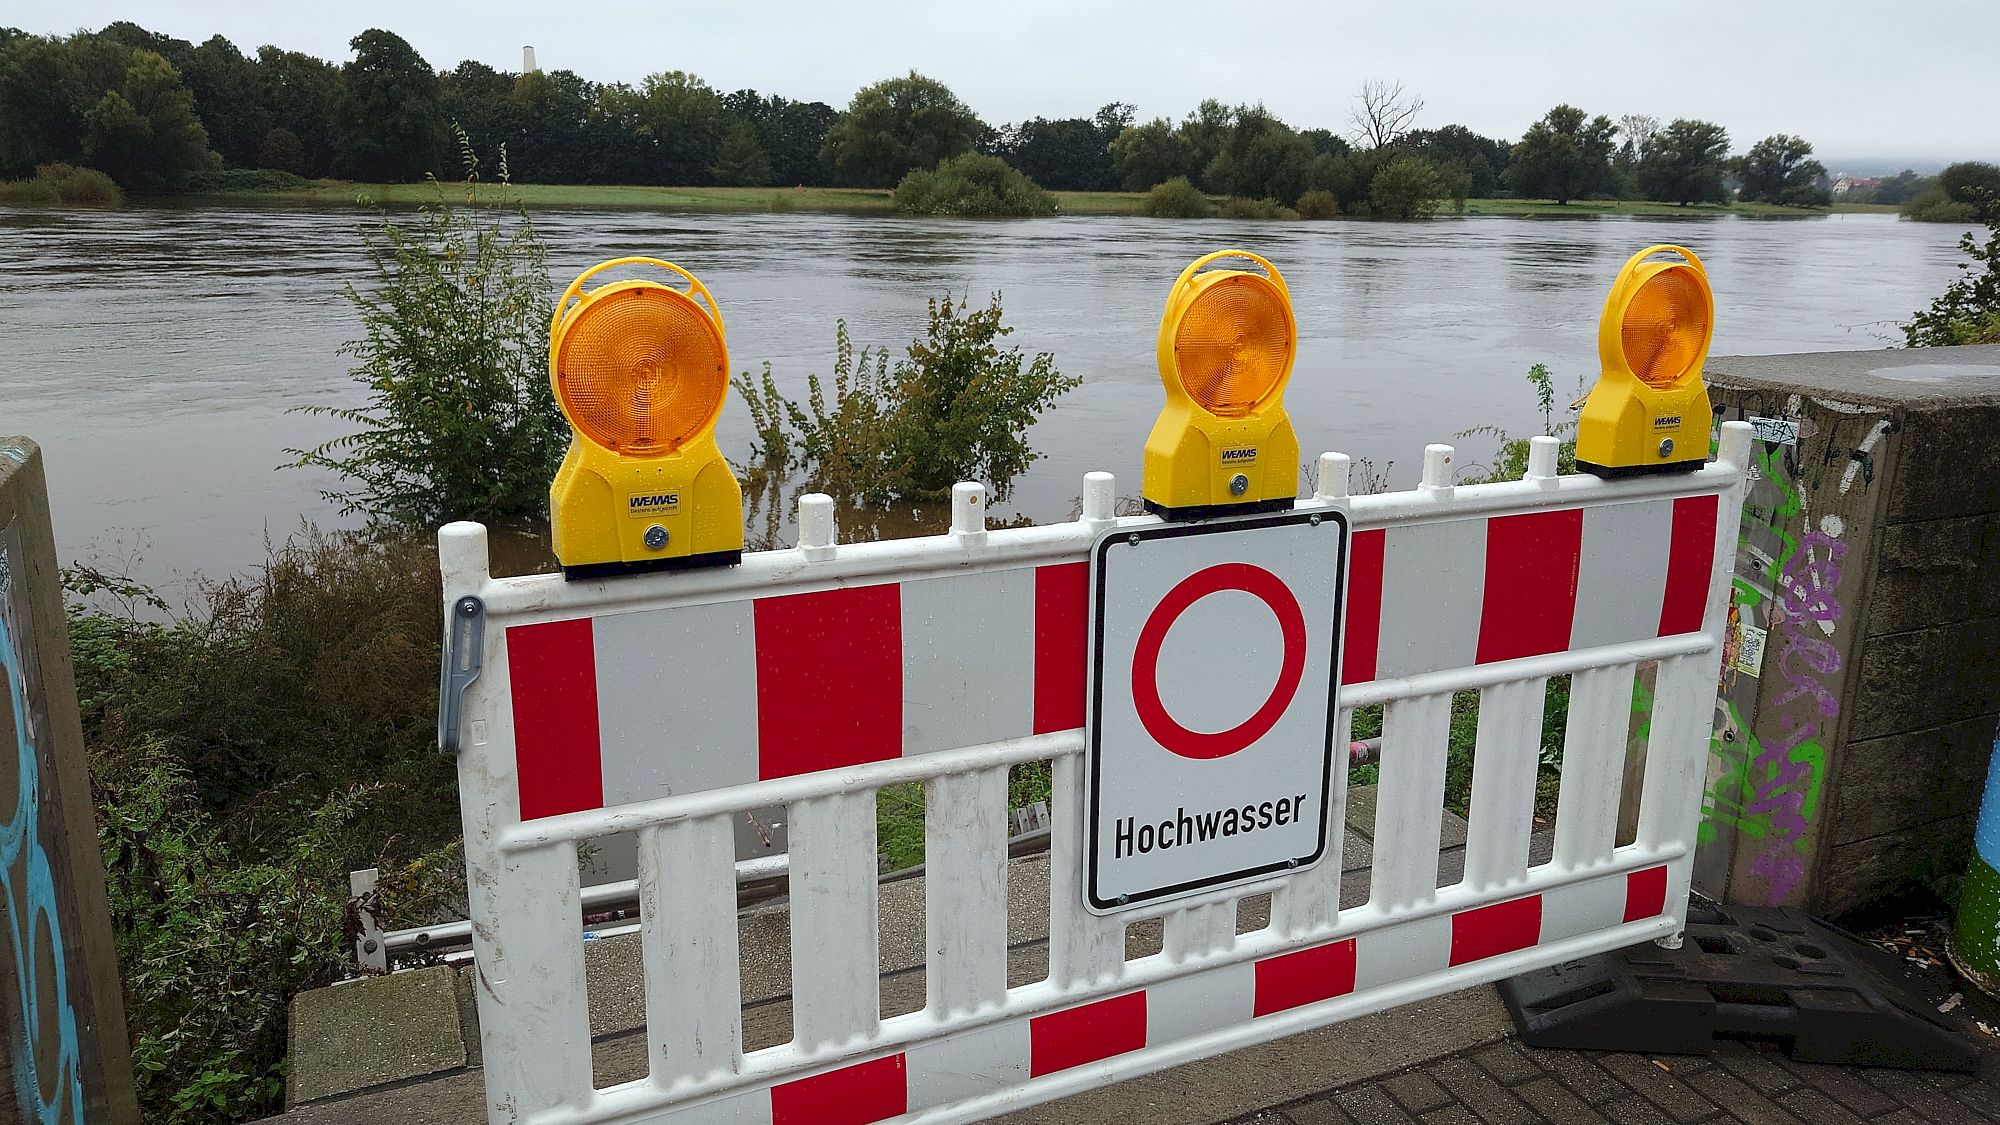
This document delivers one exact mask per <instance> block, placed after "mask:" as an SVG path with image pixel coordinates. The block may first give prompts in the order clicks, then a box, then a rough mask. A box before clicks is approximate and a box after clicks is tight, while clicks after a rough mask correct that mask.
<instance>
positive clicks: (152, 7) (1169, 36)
mask: <svg viewBox="0 0 2000 1125" xmlns="http://www.w3.org/2000/svg"><path fill="white" fill-rule="evenodd" d="M119 19H129V20H132V21H134V22H137V23H139V24H141V25H143V26H145V27H148V28H151V29H152V30H155V31H161V32H166V33H168V34H170V35H174V36H178V37H180V38H183V39H188V40H191V41H194V42H200V41H201V40H203V39H206V38H208V37H209V36H210V35H214V34H217V33H220V34H222V35H224V36H227V37H228V38H229V39H230V40H232V41H233V42H235V44H236V45H237V46H238V47H241V48H243V49H244V50H245V51H246V52H248V51H252V50H254V49H255V48H256V47H257V46H258V45H259V44H263V43H275V44H277V45H279V46H282V47H286V48H290V49H293V50H300V51H306V52H308V53H311V54H315V55H319V56H321V57H323V58H328V59H332V60H334V61H336V62H340V61H345V60H346V59H347V58H348V57H349V53H350V52H349V51H348V47H347V41H348V39H349V38H351V37H352V36H353V35H354V34H355V33H357V32H359V31H361V30H363V29H366V28H369V27H382V28H387V29H389V30H391V31H394V32H396V33H397V34H399V35H401V36H403V37H404V38H405V39H408V40H409V41H410V42H411V43H412V44H413V45H415V47H416V48H417V50H418V51H420V52H421V53H422V54H423V56H424V57H425V58H426V59H427V60H429V61H430V63H431V65H433V66H435V67H437V68H439V69H449V68H450V67H452V66H453V65H455V64H456V63H457V62H458V61H459V60H460V59H466V58H473V59H478V60H480V61H482V62H485V63H488V64H489V65H492V66H494V67H497V68H499V69H502V70H518V69H519V68H520V65H521V47H522V45H524V44H533V45H534V47H535V51H536V54H537V56H538V58H539V62H540V64H541V66H542V68H543V69H545V70H555V69H569V70H574V71H576V72H578V73H579V74H582V75H583V76H585V77H587V78H592V79H597V80H600V81H612V80H624V81H628V82H636V81H637V80H639V79H640V78H643V77H644V76H645V75H647V74H649V73H652V72H654V71H661V70H686V71H691V72H693V73H695V74H697V75H700V76H701V77H702V78H704V79H706V80H707V81H708V82H709V83H710V84H711V85H713V86H715V87H717V88H718V89H721V90H724V91H728V90H735V89H740V88H742V87H746V86H747V87H752V88H755V89H757V90H760V91H763V92H766V93H776V94H782V95H784V96H786V97H789V98H798V99H803V100H808V101H812V100H817V101H824V102H828V103H831V104H833V105H835V106H844V105H845V104H846V103H847V100H848V98H849V97H850V96H851V95H852V94H853V93H854V90H855V89H856V88H857V87H859V86H862V85H865V84H867V83H869V82H873V81H876V80H879V79H881V78H885V77H888V76H891V75H895V74H901V73H903V72H906V71H908V70H910V69H912V68H915V69H917V70H921V71H922V72H924V73H925V74H928V75H930V76H932V77H934V78H938V79H940V80H942V81H944V82H945V83H946V84H947V85H949V86H951V88H952V89H953V90H955V91H956V92H957V93H958V95H959V97H960V98H962V99H964V100H965V101H966V102H967V103H968V104H970V105H971V106H972V108H973V109H975V110H977V111H978V112H979V114H980V115H981V116H982V117H984V118H985V119H986V120H987V121H988V122H989V123H991V124H994V125H999V124H1003V123H1005V122H1010V121H1019V120H1022V119H1024V118H1028V117H1035V116H1042V117H1068V116H1087V115H1088V114H1090V113H1091V112H1092V111H1094V110H1095V109H1096V108H1097V107H1098V106H1100V105H1102V104H1104V103H1105V102H1110V101H1127V102H1132V103H1135V104H1136V105H1137V106H1138V108H1139V113H1140V116H1141V117H1142V118H1145V117H1154V116H1169V117H1179V116H1181V115H1182V114H1184V113H1186V112H1187V111H1188V110H1189V109H1191V108H1193V106H1194V105H1195V103H1197V102H1199V101H1200V100H1201V99H1202V98H1204V97H1215V98H1220V99H1222V100H1224V101H1227V102H1231V103H1234V102H1256V101H1261V102H1263V103H1264V104H1265V105H1266V106H1268V107H1269V108H1270V109H1272V110H1273V111H1274V112H1276V113H1277V114H1278V115H1279V116H1281V117H1283V118H1284V119H1285V120H1287V121H1289V122H1291V123H1292V124H1294V125H1296V126H1298V127H1300V128H1309V127H1313V126H1323V127H1327V128H1332V129H1336V130H1338V131H1342V132H1345V131H1347V129H1348V123H1347V114H1348V110H1349V107H1350V103H1351V102H1352V100H1353V95H1354V91H1355V90H1356V88H1357V87H1358V86H1359V85H1360V83H1361V82H1362V80H1363V79H1367V78H1384V79H1390V80H1395V81H1400V82H1402V83H1403V84H1404V85H1405V86H1406V87H1407V88H1408V89H1410V90H1412V91H1415V92H1416V93H1418V94H1421V95H1422V96H1423V98H1424V100H1425V102H1426V106H1425V109H1424V112H1423V115H1422V116H1421V118H1420V119H1419V121H1418V124H1419V125H1425V126H1437V125H1445V124H1450V123H1453V122H1457V123H1460V124H1464V125H1467V126H1470V127H1471V128H1473V129H1475V130H1477V131H1479V132H1481V133H1485V134H1488V135H1491V136H1497V137H1503V138H1510V139H1512V138H1518V137H1519V136H1520V134H1521V132H1522V130H1523V129H1525V128H1526V127H1527V126H1528V124H1529V123H1530V122H1532V121H1533V120H1535V119H1536V118H1537V117H1539V116H1541V115H1542V114H1543V113H1544V112H1546V111H1547V110H1548V108H1549V107H1550V106H1552V105H1554V104H1556V103H1557V102H1564V101H1567V102H1570V103H1572V104H1575V105H1578V106H1581V107H1583V108H1584V109H1585V110H1587V111H1588V112H1590V113H1593V114H1595V113H1604V114H1608V115H1609V116H1611V117H1612V118H1613V119H1616V118H1617V117H1618V116H1619V115H1621V114H1626V113H1648V114H1653V115H1655V116H1657V117H1659V118H1661V119H1662V120H1669V119H1672V118H1674V117H1698V118H1703V119H1707V120H1711V121H1716V122H1719V123H1721V124H1722V125H1724V126H1725V127H1727V128H1728V130H1729V133H1730V137H1731V139H1732V140H1733V141H1734V142H1735V147H1736V149H1737V151H1741V150H1742V149H1744V148H1747V147H1748V146H1749V145H1750V144H1751V143H1753V142H1755V141H1756V140H1757V139H1759V138H1761V137H1764V136H1766V135H1769V134H1771V133H1779V132H1785V133H1797V134H1800V135H1802V136H1804V137H1805V138H1806V139H1807V140H1809V141H1811V142H1812V143H1813V144H1814V145H1815V146H1816V147H1817V149H1818V152H1819V154H1820V156H1821V157H1822V158H1824V159H1825V160H1826V161H1827V163H1828V165H1829V167H1830V169H1831V170H1834V171H1839V170H1840V169H1839V163H1840V161H1841V160H1843V159H1845V160H1863V159H1885V160H1907V161H1919V162H1926V163H1940V162H1944V161H1948V160H1953V159H1983V160H1994V159H2000V112H1996V106H2000V65H1996V64H1995V62H1994V61H1993V60H1994V56H1993V46H1994V44H1995V43H1996V42H2000V2H1996V0H1905V2H1903V3H1869V2H1865V0H1818V2H1813V3H1805V2H1800V0H1729V2H1727V3H1723V2H1717V0H1658V2H1655V3H1651V4H1630V3H1620V2H1619V0H1534V2H1530V3H1482V2H1474V0H1461V2H1455V3H1439V2H1434V0H1433V2H1409V3H1397V2H1395V0H1375V2H1373V3H1367V4H1352V3H1329V2H1320V3H1307V2H1293V0H1268V2H1266V3H1261V4H1240V5H1228V4H1223V3H1218V2H1216V0H1205V2H1190V0H1127V2H1126V3H1122V4H1102V3H1089V2H1087V0H999V2H992V3H966V2H963V0H960V2H950V0H931V2H929V3H918V4H909V3H889V2H878V3H856V2H852V0H810V2H798V0H764V2H761V3H727V2H723V3H707V4H701V3H689V2H687V0H678V2H676V0H647V2H643V3H634V2H630V0H617V2H600V3H595V4H592V3H550V2H549V0H535V2H532V3H531V2H527V0H488V2H486V3H481V4H437V3H424V2H421V0H420V2H418V3H410V2H408V0H404V2H401V3H386V2H382V0H347V2H345V3H338V4H310V5H306V4H300V5H292V4H284V3H273V2H271V0H203V2H198V3H197V2H187V0H169V2H158V0H147V2H144V3H134V2H129V0H128V2H126V3H100V2H97V0H59V2H51V0H9V2H8V3H7V4H5V5H4V7H3V8H0V24H11V25H14V26H18V27H22V28H25V29H26V30H29V31H33V32H40V33H51V32H54V33H66V32H70V31H74V30H77V29H79V28H91V29H95V28H99V27H102V26H103V25H104V24H106V23H109V22H111V21H113V20H119Z"/></svg>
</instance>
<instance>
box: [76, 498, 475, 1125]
mask: <svg viewBox="0 0 2000 1125" xmlns="http://www.w3.org/2000/svg"><path fill="white" fill-rule="evenodd" d="M436 569H437V566H436V556H435V553H434V552H433V551H431V550H429V549H428V548H427V547H426V546H425V545H422V544H418V545H400V544H395V543H386V542H380V541H376V540H372V539H364V538H360V537H357V536H353V535H341V536H331V535H320V534H318V533H315V532H311V531H307V532H305V533H303V534H302V535H300V536H299V537H298V538H296V539H294V540H292V541H290V542H288V543H285V544H283V545H281V546H277V547H274V548H273V549H272V550H271V552H270V554H269V557H268V558H267V559H266V561H265V565H264V566H263V567H262V569H261V570H260V571H259V572H258V573H257V574H256V575H255V576H254V577H250V578H244V579H237V580H233V581H228V582H223V583H219V584H208V585H204V586H202V587H201V588H200V589H199V590H198V592H197V594H196V596H195V597H194V599H193V602H192V604H191V606H190V608H188V609H187V610H186V611H185V612H183V613H181V614H180V615H178V616H171V617H168V618H167V619H166V620H164V621H161V620H158V619H157V618H158V617H159V616H160V615H162V614H163V613H164V611H165V603H164V602H162V601H161V600H160V599H158V598H157V597H155V596H153V595H151V594H150V592H148V591H145V590H143V589H141V588H138V587H135V586H132V585H131V584H129V583H121V582H119V581H117V580H115V579H109V578H106V576H104V575H102V574H99V573H97V572H94V571H91V570H88V569H87V568H72V569H71V570H70V571H67V572H66V573H65V576H64V577H65V585H66V586H67V587H68V589H69V590H70V592H71V594H72V595H73V596H76V597H79V598H81V597H91V598H93V600H95V601H98V602H104V601H106V600H112V601H122V602H123V603H125V605H126V607H127V608H126V610H125V611H123V612H99V611H90V610H86V609H84V608H82V607H81V606H80V605H75V604H73V605H72V607H71V621H70V637H71V653H72V656H73V659H74V663H75V666H76V679H77V689H78V690H77V695H78V699H79V702H80V703H81V711H82V716H83V722H84V734H85V740H86V743H87V745H88V746H89V748H90V775H91V782H92V786H93V790H94V793H93V795H94V797H95V800H96V803H97V807H98V808H99V810H100V820H99V832H100V838H101V843H102V846H103V851H104V863H105V881H106V891H107V897H108V901H109V904H110V909H111V918H112V924H113V932H114V938H115V941H116V945H117V950H118V955H119V963H120V968H121V970H122V975H123V977H124V983H125V988H126V997H127V999H126V1016H127V1019H128V1022H129V1024H130V1031H131V1035H132V1041H133V1060H134V1064H135V1070H136V1074H137V1081H138V1087H139V1094H140V1099H141V1105H142V1110H143V1112H142V1118H143V1119H144V1120H146V1121H163V1122H174V1123H187V1125H197V1123H198V1125H211V1123H214V1125H219V1123H222V1122H233V1121H241V1120H247V1119H253V1118H258V1117H261V1116H263V1115H265V1114H267V1113H275V1112H277V1111H278V1110H280V1109H282V1108H283V1074H284V1065H285V1063H284V1060H285V1052H286V1016H287V1010H288V1006H289V1004H290V1001H291V998H292V997H293V995H295V994H296V993H298V992H299V991H301V990H304V989H308V988H315V987H319V986H321V985H325V984H328V983H331V982H332V981H333V980H334V979H336V978H337V977H338V976H339V975H340V974H341V972H342V969H343V966H344V963H345V961H346V959H347V956H348V954H347V950H348V949H349V948H350V946H349V945H348V939H349V936H350V935H349V934H348V933H347V930H346V927H347V924H348V923H347V919H346V916H345V905H346V889H345V881H346V873H347V872H348V871H350V870H353V869H356V868H362V867H379V868H381V869H382V870H383V871H384V873H385V875H386V876H387V880H388V881H387V884H386V885H387V886H388V887H389V888H391V893H390V894H388V895H386V896H385V902H384V905H385V907H386V908H387V909H388V910H389V912H390V915H391V917H390V920H389V924H390V925H392V926H401V925H415V924H420V923H423V922H428V921H433V920H435V919H436V916H437V914H436V912H437V910H438V909H439V907H440V906H441V905H443V904H445V903H452V904H456V903H458V902H460V901H462V899H463V896H464V879H463V874H462V871H463V866H462V853H461V851H460V849H459V848H458V846H457V837H458V814H457V801H456V797H455V792H454V785H453V774H452V766H451V763H450V761H449V760H448V759H446V758H444V757H443V756H441V755H439V754H438V753H437V752H436V750H435V737H436V735H435V729H436V728H435V721H436V720H435V715H436V683H437V662H438V659H439V652H438V649H439V641H438V637H439V632H440V629H441V627H442V625H441V621H440V610H439V597H440V595H439V591H438V579H437V574H436ZM134 610H143V611H144V612H145V613H146V614H147V615H148V617H147V619H142V618H141V617H140V616H138V615H136V614H135V612H133V611H134Z"/></svg>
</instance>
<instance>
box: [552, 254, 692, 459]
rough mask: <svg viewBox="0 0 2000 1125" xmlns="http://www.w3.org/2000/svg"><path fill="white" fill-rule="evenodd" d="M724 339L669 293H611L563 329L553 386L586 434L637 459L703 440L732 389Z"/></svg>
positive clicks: (682, 299) (660, 290) (680, 297)
mask: <svg viewBox="0 0 2000 1125" xmlns="http://www.w3.org/2000/svg"><path fill="white" fill-rule="evenodd" d="M724 355H725V353H724V351H723V346H722V337H721V334H720V333H719V332H717V331H716V328H715V322H714V321H713V320H711V319H709V317H708V315H707V314H706V313H704V312H703V311H702V309H701V306H699V305H697V304H695V303H694V302H693V301H692V300H690V299H688V298H687V297H685V296H683V295H681V294H680V293H678V292H676V291H674V290H670V289H665V288H653V287H647V288H638V289H625V290H621V291H619V292H615V293H606V294H605V295H604V296H603V297H601V298H599V299H597V300H595V301H593V302H591V303H590V304H589V305H588V306H587V307H585V308H583V309H580V310H579V311H578V312H577V314H576V317H575V320H574V322H573V323H571V324H569V325H566V326H565V327H564V330H563V336H562V342H561V344H560V345H559V348H558V351H557V354H556V388H557V392H558V394H559V395H560V396H561V398H562V407H563V412H564V413H565V414H567V415H569V420H570V422H571V424H573V425H574V426H576V428H577V429H578V430H580V431H582V433H583V435H584V436H585V437H587V438H589V439H590V440H592V441H594V442H596V443H597V444H599V445H602V446H604V447H605V448H607V449H611V450H615V451H617V452H619V453H628V454H635V455H656V454H665V453H672V452H674V451H675V450H677V449H679V448H680V447H681V446H682V445H683V444H685V443H686V442H688V441H689V440H691V439H693V438H695V437H696V436H698V435H700V434H701V432H702V431H703V429H705V428H706V427H707V425H708V424H709V422H710V421H711V420H712V419H713V418H714V416H715V413H716V410H717V408H718V407H719V406H720V405H721V403H722V396H723V395H724V394H725V393H726V392H727V391H728V389H729V372H728V370H727V361H726V360H725V359H724Z"/></svg>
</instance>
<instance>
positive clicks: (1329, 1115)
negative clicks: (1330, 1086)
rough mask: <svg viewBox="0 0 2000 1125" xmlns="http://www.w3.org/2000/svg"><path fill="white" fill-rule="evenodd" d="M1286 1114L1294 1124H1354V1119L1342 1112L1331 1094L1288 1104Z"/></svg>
mask: <svg viewBox="0 0 2000 1125" xmlns="http://www.w3.org/2000/svg"><path fill="white" fill-rule="evenodd" d="M1285 1116H1287V1117H1289V1118H1291V1119H1292V1121H1293V1125H1354V1119H1353V1118H1352V1117H1349V1116H1347V1114H1345V1113H1343V1112H1341V1109H1340V1107H1339V1106H1337V1105H1335V1104H1334V1103H1333V1097H1332V1096H1331V1095H1328V1096H1327V1097H1323V1098H1314V1099H1312V1100H1311V1101H1306V1102H1297V1103H1295V1104H1293V1105H1288V1106H1286V1107H1285Z"/></svg>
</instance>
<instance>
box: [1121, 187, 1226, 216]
mask: <svg viewBox="0 0 2000 1125" xmlns="http://www.w3.org/2000/svg"><path fill="white" fill-rule="evenodd" d="M1139 213H1140V214H1142V215H1151V216H1152V217H1153V218H1156V219H1206V218H1208V217H1209V216H1210V215H1213V214H1215V206H1214V205H1213V204H1211V203H1210V202H1209V201H1208V196H1206V195H1203V194H1202V193H1201V191H1200V190H1199V189H1198V188H1196V187H1195V186H1194V184H1193V183H1191V182H1189V180H1188V178H1187V177H1186V176H1175V177H1174V178H1173V179H1171V180H1168V181H1167V182H1165V183H1162V184H1154V185H1153V187H1152V190H1151V191H1148V192H1147V193H1146V198H1145V200H1144V201H1142V202H1141V203H1140V204H1139Z"/></svg>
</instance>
